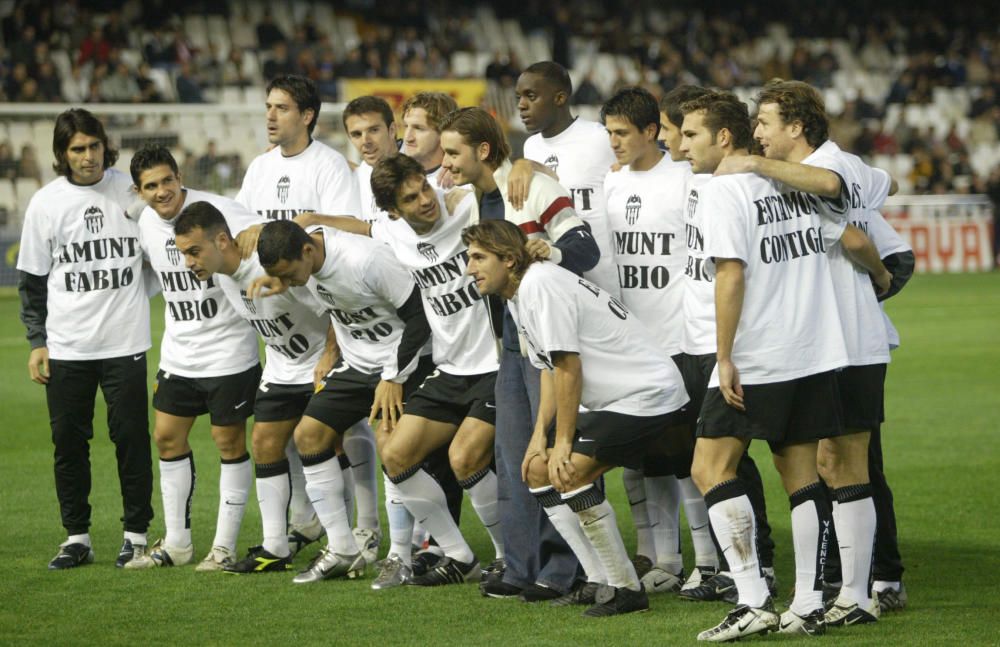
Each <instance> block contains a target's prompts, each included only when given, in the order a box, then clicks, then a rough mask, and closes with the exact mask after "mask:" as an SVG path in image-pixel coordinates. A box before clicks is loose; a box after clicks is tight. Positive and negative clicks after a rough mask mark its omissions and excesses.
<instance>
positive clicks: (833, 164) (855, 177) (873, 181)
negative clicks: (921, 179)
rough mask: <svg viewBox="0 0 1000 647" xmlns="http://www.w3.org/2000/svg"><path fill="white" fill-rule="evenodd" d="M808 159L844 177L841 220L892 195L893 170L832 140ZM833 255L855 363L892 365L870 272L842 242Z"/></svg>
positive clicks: (842, 317)
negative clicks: (868, 161)
mask: <svg viewBox="0 0 1000 647" xmlns="http://www.w3.org/2000/svg"><path fill="white" fill-rule="evenodd" d="M802 163H803V164H809V165H812V166H819V167H821V168H825V169H829V170H831V171H833V172H835V173H837V174H838V175H839V176H840V178H841V179H842V180H843V182H844V189H845V190H846V192H847V194H846V195H844V196H842V198H843V199H842V203H843V204H842V208H841V209H838V210H837V211H840V212H841V213H836V212H834V217H836V218H840V219H846V220H847V221H848V222H850V221H853V220H856V219H858V218H860V217H862V216H863V214H864V213H865V212H866V211H868V210H869V209H870V207H869V205H873V204H874V205H879V206H881V205H882V203H883V202H885V198H886V196H888V195H889V185H890V183H891V182H892V180H891V178H890V177H889V174H888V173H886V172H885V171H882V170H881V169H875V168H872V167H870V166H868V165H867V164H865V163H864V162H862V161H861V158H859V157H858V156H856V155H851V154H850V153H845V152H844V151H842V150H840V148H838V147H837V145H836V144H834V143H833V142H831V141H827V142H825V143H824V144H823V145H822V146H820V147H819V148H817V149H816V150H815V151H813V152H812V154H810V155H809V156H808V157H806V158H805V159H804V160H802ZM831 211H832V210H831ZM827 254H828V256H829V257H830V272H831V275H832V276H833V286H834V290H835V292H834V293H835V294H836V297H837V309H838V310H839V311H840V322H841V325H842V326H843V328H844V343H845V344H847V356H848V360H849V362H850V365H851V366H867V365H871V364H885V363H887V362H888V361H889V340H888V338H887V336H886V331H885V324H884V322H883V319H882V311H881V310H880V309H879V307H878V299H877V298H876V297H875V290H874V289H873V288H872V283H871V279H870V278H869V277H868V273H867V272H866V271H865V270H864V269H862V268H860V267H858V266H857V265H855V264H854V262H853V261H851V259H850V258H849V257H848V256H847V254H846V253H845V252H844V249H843V247H842V246H841V245H840V244H836V245H832V246H831V247H830V248H829V250H828V251H827Z"/></svg>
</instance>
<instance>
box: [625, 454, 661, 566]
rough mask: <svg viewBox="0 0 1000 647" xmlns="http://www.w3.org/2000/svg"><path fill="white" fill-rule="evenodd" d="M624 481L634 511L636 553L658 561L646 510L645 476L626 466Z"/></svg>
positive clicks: (630, 505) (631, 508) (630, 506)
mask: <svg viewBox="0 0 1000 647" xmlns="http://www.w3.org/2000/svg"><path fill="white" fill-rule="evenodd" d="M622 483H623V484H624V485H625V495H626V496H627V497H628V505H629V509H630V510H631V511H632V524H633V525H634V526H635V554H636V555H645V556H646V557H648V558H650V559H651V560H653V561H656V544H654V543H653V531H652V529H651V528H650V521H649V512H648V511H647V510H646V482H645V477H644V476H643V475H642V472H640V471H639V470H633V469H629V468H627V467H626V468H623V469H622Z"/></svg>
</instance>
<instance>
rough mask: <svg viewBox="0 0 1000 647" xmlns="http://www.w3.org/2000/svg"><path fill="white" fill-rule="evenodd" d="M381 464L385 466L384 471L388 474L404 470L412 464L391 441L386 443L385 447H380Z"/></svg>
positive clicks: (392, 474)
mask: <svg viewBox="0 0 1000 647" xmlns="http://www.w3.org/2000/svg"><path fill="white" fill-rule="evenodd" d="M381 458H382V465H383V466H385V469H386V471H387V472H388V473H389V476H395V475H396V474H399V473H400V472H404V471H406V470H408V469H409V468H410V467H412V466H413V461H412V460H409V458H408V457H407V456H406V455H405V454H404V453H403V452H401V451H399V448H398V447H396V446H394V445H393V443H391V442H390V443H387V444H386V446H385V447H383V448H382V456H381Z"/></svg>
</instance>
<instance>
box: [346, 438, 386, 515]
mask: <svg viewBox="0 0 1000 647" xmlns="http://www.w3.org/2000/svg"><path fill="white" fill-rule="evenodd" d="M344 453H345V454H347V457H348V458H349V459H350V461H351V473H352V474H353V475H354V501H355V503H356V504H357V507H358V516H357V527H358V528H373V529H375V530H378V528H379V521H378V472H377V470H376V458H375V435H374V434H373V433H372V429H371V427H369V426H368V421H367V420H362V421H361V422H359V423H357V424H355V425H354V426H353V427H351V428H350V429H348V430H347V432H346V433H345V434H344Z"/></svg>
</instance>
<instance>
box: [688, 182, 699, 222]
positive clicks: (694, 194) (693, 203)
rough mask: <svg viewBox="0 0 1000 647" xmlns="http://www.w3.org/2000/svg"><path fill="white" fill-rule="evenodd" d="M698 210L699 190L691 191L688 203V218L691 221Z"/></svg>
mask: <svg viewBox="0 0 1000 647" xmlns="http://www.w3.org/2000/svg"><path fill="white" fill-rule="evenodd" d="M697 208H698V190H697V189H691V193H689V194H688V202H687V217H688V219H690V220H693V219H694V212H695V209H697Z"/></svg>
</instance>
